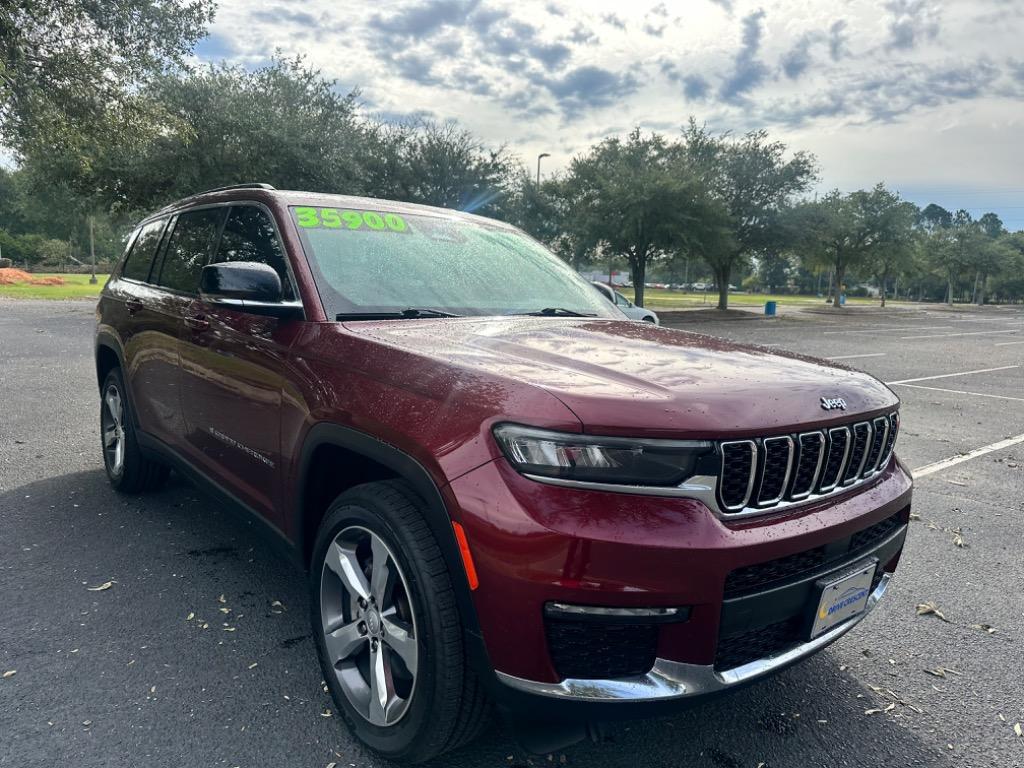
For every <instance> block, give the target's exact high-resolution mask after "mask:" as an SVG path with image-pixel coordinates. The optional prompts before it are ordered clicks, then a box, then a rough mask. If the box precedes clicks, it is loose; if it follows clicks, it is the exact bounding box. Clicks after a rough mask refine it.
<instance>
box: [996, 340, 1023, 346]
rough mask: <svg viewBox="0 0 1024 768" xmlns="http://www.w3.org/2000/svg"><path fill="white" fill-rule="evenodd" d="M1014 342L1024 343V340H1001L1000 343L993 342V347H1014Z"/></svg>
mask: <svg viewBox="0 0 1024 768" xmlns="http://www.w3.org/2000/svg"><path fill="white" fill-rule="evenodd" d="M1014 344H1024V341H1000V342H999V343H998V344H993V345H992V346H993V347H1012V346H1013V345H1014Z"/></svg>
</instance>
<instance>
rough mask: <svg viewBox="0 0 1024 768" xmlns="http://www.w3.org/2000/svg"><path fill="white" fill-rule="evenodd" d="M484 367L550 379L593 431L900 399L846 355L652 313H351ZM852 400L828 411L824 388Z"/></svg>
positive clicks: (773, 424)
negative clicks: (746, 337) (837, 359)
mask: <svg viewBox="0 0 1024 768" xmlns="http://www.w3.org/2000/svg"><path fill="white" fill-rule="evenodd" d="M346 327H347V328H348V330H349V331H351V332H355V333H357V334H359V335H361V336H366V337H372V338H374V339H375V340H376V341H378V342H381V343H384V344H387V345H389V346H394V347H398V348H401V349H402V350H404V351H407V352H411V353H413V354H416V355H418V356H423V357H427V358H430V359H431V360H434V361H437V362H440V363H444V364H447V365H451V366H456V367H459V368H463V369H467V370H471V371H473V372H474V373H476V374H483V375H491V376H497V377H501V378H502V379H505V380H513V381H517V382H522V383H524V384H528V385H532V386H535V387H539V388H542V389H544V390H546V391H548V392H550V393H551V394H553V395H554V396H555V397H557V398H558V399H559V400H561V401H562V402H563V403H564V404H565V405H566V406H567V407H569V408H570V409H571V410H572V411H573V412H574V413H575V414H576V415H577V416H578V417H579V418H580V420H581V421H582V422H583V424H584V429H585V430H586V431H588V432H591V433H594V434H637V433H638V431H640V432H642V433H644V434H658V433H664V434H666V435H669V434H670V435H673V436H684V435H691V436H702V435H707V436H713V435H714V434H721V433H727V434H732V435H740V434H743V433H746V434H750V435H756V434H761V433H764V432H766V431H788V430H789V429H790V428H792V429H794V430H795V429H800V428H806V426H807V425H808V424H811V423H813V424H814V426H815V427H819V426H829V425H831V424H838V423H844V422H849V421H851V420H852V419H854V418H856V417H857V416H859V415H869V414H871V413H875V412H878V411H881V410H884V409H886V408H891V407H893V406H895V405H896V403H897V402H898V400H897V398H896V396H895V395H894V394H893V393H892V391H891V390H889V389H888V388H887V387H886V386H885V385H884V384H882V383H881V382H879V381H878V380H876V379H874V378H872V377H871V376H868V375H867V374H864V373H860V372H857V371H853V370H851V369H849V368H846V367H845V366H841V365H837V364H834V363H828V362H826V361H822V360H816V359H814V358H809V357H803V356H800V355H796V354H791V353H785V352H780V351H778V350H769V349H765V348H763V347H756V346H751V345H741V344H736V343H733V342H729V341H726V340H724V339H719V338H716V337H712V336H706V335H702V334H698V333H692V332H688V331H680V330H676V329H669V328H663V327H658V326H655V325H652V324H650V323H638V322H631V321H625V320H603V319H590V318H536V317H507V318H506V317H485V318H459V319H441V320H433V319H429V320H427V319H424V320H404V321H392V322H366V323H349V324H348V325H347V326H346ZM823 397H825V398H841V399H842V400H844V401H845V403H846V409H845V410H831V411H825V410H823V408H822V405H821V398H823Z"/></svg>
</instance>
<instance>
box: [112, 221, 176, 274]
mask: <svg viewBox="0 0 1024 768" xmlns="http://www.w3.org/2000/svg"><path fill="white" fill-rule="evenodd" d="M166 223H167V221H166V220H165V219H160V220H159V221H151V222H150V223H149V224H147V225H146V226H144V227H143V228H142V230H141V231H140V232H139V235H138V237H136V238H135V243H134V244H133V245H132V249H131V252H130V253H129V254H128V260H127V261H125V263H124V267H123V268H122V269H121V277H127V278H128V279H129V280H141V281H142V282H145V281H146V280H148V279H149V267H150V265H151V264H152V263H153V256H154V255H155V254H156V247H157V245H159V244H160V235H161V234H163V231H164V224H166Z"/></svg>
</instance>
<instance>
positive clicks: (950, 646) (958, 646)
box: [0, 302, 1024, 768]
mask: <svg viewBox="0 0 1024 768" xmlns="http://www.w3.org/2000/svg"><path fill="white" fill-rule="evenodd" d="M92 325H93V316H92V306H91V305H90V304H88V303H72V302H68V303H63V302H53V303H48V302H0V531H2V535H0V595H2V602H0V673H4V672H8V671H12V670H13V671H15V674H13V675H5V676H4V677H3V678H2V679H0V766H16V767H17V768H23V767H25V766H42V765H47V766H50V765H73V766H77V767H79V768H85V767H86V766H146V767H147V768H158V767H162V766H168V767H171V766H173V767H174V768H179V767H180V766H228V767H229V768H230V767H231V766H241V767H246V766H273V767H274V768H279V767H283V766H288V767H291V766H309V767H311V768H323V767H324V766H327V765H328V764H331V763H334V764H336V766H337V768H346V766H359V767H362V766H383V765H386V763H384V762H383V761H381V760H379V759H377V758H376V757H374V756H373V755H372V754H370V753H368V752H366V751H365V750H364V749H362V748H361V747H360V746H358V745H357V744H356V743H355V742H354V741H353V740H352V739H351V738H350V737H349V735H348V734H347V732H346V731H345V730H344V728H343V726H342V725H341V723H340V720H339V718H337V717H336V716H334V715H333V713H332V709H333V705H332V703H331V701H330V699H329V698H328V696H327V694H326V693H324V691H323V689H322V687H321V684H320V673H319V668H318V665H317V662H316V658H315V650H314V647H313V642H312V640H311V638H310V637H309V628H308V618H307V600H306V592H305V586H304V583H303V581H302V579H301V577H300V576H299V575H298V574H297V573H296V572H295V571H294V570H292V568H291V566H289V565H288V564H287V563H285V562H284V561H282V560H280V559H278V557H277V556H276V555H275V554H274V552H273V551H272V550H270V549H269V548H268V547H266V546H265V545H264V544H263V542H262V540H261V539H259V538H257V537H256V535H255V534H253V533H252V532H251V531H250V530H249V529H248V528H247V527H244V526H240V525H239V524H238V523H237V522H236V519H235V518H234V517H233V516H230V515H227V514H226V513H224V512H223V511H222V510H220V509H219V508H218V507H217V506H216V505H215V504H214V503H212V502H211V501H209V500H208V499H207V498H206V497H204V496H202V495H201V494H200V493H199V492H197V491H196V490H194V489H193V488H192V487H191V486H189V485H188V484H186V483H185V482H184V481H182V480H180V479H178V478H176V477H175V478H172V481H171V483H170V484H169V485H168V487H167V488H166V489H164V490H163V491H161V492H159V493H157V494H154V495H150V496H143V497H137V498H131V499H129V498H122V497H119V496H117V495H116V494H115V493H113V492H112V491H111V490H110V489H109V488H108V486H107V483H106V479H105V477H104V474H103V470H102V463H101V457H100V451H99V442H98V438H97V426H96V420H97V409H98V398H97V393H96V386H95V381H94V372H93V362H92V356H91V355H92ZM686 329H688V330H695V331H699V332H701V333H712V334H716V335H721V336H726V337H729V338H732V339H737V340H743V341H751V342H755V343H758V344H763V345H774V346H778V347H780V348H785V349H790V350H795V351H798V352H802V353H806V354H813V355H818V356H823V357H831V358H834V359H837V360H839V361H840V362H843V363H845V364H847V365H850V366H854V367H857V368H862V369H864V370H866V371H868V372H870V373H872V374H874V375H876V376H878V377H879V378H881V379H882V380H883V381H886V382H891V383H893V384H892V385H893V388H894V390H895V391H896V392H897V393H898V394H899V395H900V397H901V398H902V399H903V409H902V414H903V428H902V434H901V437H900V440H899V443H898V444H897V453H898V454H899V455H900V457H901V458H902V459H903V461H904V462H905V463H906V464H907V465H908V466H909V467H911V468H914V469H917V470H919V472H918V480H917V487H916V491H915V497H914V512H915V514H916V516H917V517H918V519H916V520H915V521H914V522H913V523H912V524H911V531H910V535H909V538H908V545H907V549H906V551H905V553H904V557H903V561H902V564H901V567H900V570H899V573H898V574H897V578H896V579H895V581H894V584H893V587H892V589H891V590H890V593H889V595H888V597H887V599H886V600H885V601H884V602H883V604H881V605H880V606H879V608H878V609H877V610H876V611H875V612H874V613H872V615H871V616H869V617H868V618H867V619H866V620H865V621H864V622H863V623H862V624H861V625H860V626H859V627H858V628H857V629H855V630H854V631H853V632H851V633H850V634H848V635H846V636H845V637H844V638H842V639H841V640H840V641H839V642H837V643H836V644H835V645H833V646H831V647H830V648H829V649H827V650H826V651H825V652H823V653H821V654H819V655H818V656H816V657H814V658H813V659H811V660H809V661H807V662H806V663H803V664H801V665H798V666H797V667H795V668H792V669H790V670H788V671H786V672H784V673H783V674H781V675H779V676H777V677H775V678H773V679H771V680H768V681H765V682H763V683H760V684H758V685H756V686H753V687H751V688H748V689H745V690H743V691H741V692H738V693H736V694H734V695H732V696H730V697H727V698H724V699H720V700H718V701H716V702H714V703H712V704H709V705H707V706H702V707H700V708H695V709H691V710H689V711H687V712H685V713H683V714H680V715H678V716H675V717H672V718H667V719H660V720H653V721H645V722H634V723H620V724H616V725H613V726H611V727H610V728H609V730H608V735H607V738H606V740H605V742H603V743H601V744H592V743H586V744H581V745H578V746H576V747H573V748H571V749H568V750H566V751H565V752H564V753H558V754H555V755H553V756H551V757H550V758H543V757H540V758H538V757H529V756H527V755H526V754H524V753H523V752H522V751H521V750H520V749H518V748H517V747H516V745H515V744H514V742H513V741H512V739H511V737H510V735H509V734H508V733H507V732H506V731H505V730H504V729H503V728H502V727H500V726H495V727H493V728H492V730H491V731H489V732H488V733H487V734H485V736H484V737H483V738H482V739H481V740H480V741H479V742H477V743H476V744H474V745H472V746H470V747H469V748H467V749H465V750H463V751H461V752H458V753H456V754H453V755H450V756H449V757H447V758H445V759H444V760H443V762H442V764H443V765H445V766H527V765H538V766H541V765H549V764H555V765H558V764H562V763H565V764H568V765H578V766H587V767H588V768H589V767H591V766H594V767H601V766H607V767H609V768H611V767H613V766H614V767H618V766H622V767H627V766H628V768H636V767H637V766H713V767H714V768H748V767H749V768H758V766H761V767H762V768H811V767H813V766H830V767H831V766H881V765H886V766H933V765H934V766H998V767H999V768H1004V767H1009V766H1024V737H1021V736H1020V735H1018V733H1015V730H1014V726H1015V725H1016V724H1018V723H1024V671H1022V669H1024V651H1022V648H1024V598H1022V596H1021V595H1022V587H1021V585H1022V584H1024V547H1022V543H1024V534H1022V530H1021V518H1022V516H1024V311H1022V310H1021V309H1020V308H1017V309H1008V310H997V309H986V310H985V311H980V312H975V311H970V312H959V311H958V312H953V311H944V310H940V309H935V310H932V311H920V312H911V313H886V314H878V315H868V314H860V313H858V314H853V315H851V316H850V317H844V318H835V317H832V316H828V315H820V314H813V315H812V314H807V315H803V314H800V315H788V316H783V317H780V318H778V319H775V320H765V319H751V320H737V321H729V322H701V323H699V324H692V325H687V326H686ZM1014 439H1016V442H1014ZM972 452H975V453H972ZM964 454H968V455H970V458H967V459H966V460H964ZM959 544H962V545H963V546H959ZM107 582H110V583H111V585H110V587H109V588H107V589H103V590H100V591H90V590H89V588H90V587H92V588H95V587H97V586H103V585H105V584H106V583H107ZM922 603H932V604H934V606H935V607H936V608H937V609H938V610H939V612H940V613H941V614H942V616H943V617H944V619H942V618H939V617H937V616H936V615H935V614H925V615H918V613H917V609H916V606H918V605H919V604H922ZM190 615H191V616H193V618H191V619H189V618H188V617H189V616H190ZM989 629H991V631H989ZM929 671H931V673H929Z"/></svg>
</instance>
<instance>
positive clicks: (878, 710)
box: [864, 709, 882, 715]
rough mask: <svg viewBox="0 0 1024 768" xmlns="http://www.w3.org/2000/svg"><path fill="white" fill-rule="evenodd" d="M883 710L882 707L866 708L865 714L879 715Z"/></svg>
mask: <svg viewBox="0 0 1024 768" xmlns="http://www.w3.org/2000/svg"><path fill="white" fill-rule="evenodd" d="M881 711H882V710H880V709H865V710H864V714H865V715H877V714H878V713H879V712H881Z"/></svg>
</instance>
